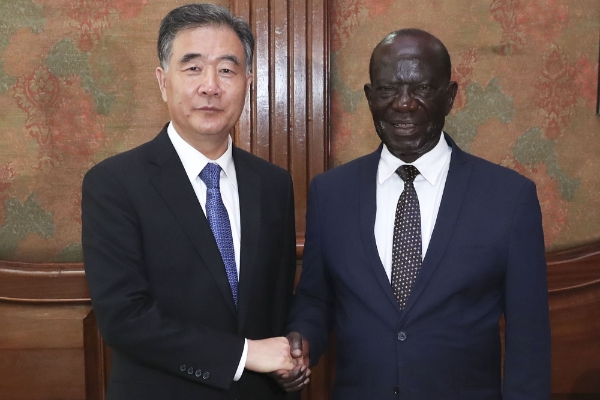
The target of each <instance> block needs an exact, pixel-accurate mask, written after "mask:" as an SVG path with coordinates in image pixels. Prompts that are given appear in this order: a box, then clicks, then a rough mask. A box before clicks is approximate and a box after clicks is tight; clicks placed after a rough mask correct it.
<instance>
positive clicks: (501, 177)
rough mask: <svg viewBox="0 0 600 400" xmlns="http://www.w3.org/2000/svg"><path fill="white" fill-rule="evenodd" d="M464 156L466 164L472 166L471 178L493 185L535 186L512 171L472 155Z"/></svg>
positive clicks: (465, 154)
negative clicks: (469, 163) (468, 163)
mask: <svg viewBox="0 0 600 400" xmlns="http://www.w3.org/2000/svg"><path fill="white" fill-rule="evenodd" d="M464 156H465V158H466V159H467V160H468V162H471V163H472V164H473V176H474V177H476V178H480V179H484V180H486V181H489V182H490V183H493V184H495V185H502V184H507V185H517V186H522V185H535V183H534V182H533V181H532V180H531V179H529V178H527V177H525V176H523V175H521V174H520V173H518V172H517V171H515V170H513V169H510V168H508V167H505V166H502V165H498V164H495V163H493V162H491V161H488V160H485V159H483V158H481V157H478V156H475V155H472V154H467V153H464Z"/></svg>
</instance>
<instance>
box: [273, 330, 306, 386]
mask: <svg viewBox="0 0 600 400" xmlns="http://www.w3.org/2000/svg"><path fill="white" fill-rule="evenodd" d="M287 339H288V341H289V344H290V354H291V355H292V357H293V358H294V361H295V362H297V364H298V365H297V366H296V367H295V368H294V369H293V370H291V371H288V370H283V369H281V370H278V371H275V372H272V373H271V374H270V375H271V377H272V378H273V379H275V380H276V381H277V383H278V384H279V386H281V387H282V388H283V389H284V390H285V391H287V392H295V391H298V390H301V389H302V388H304V387H305V386H306V385H307V384H308V382H310V379H309V378H308V377H309V376H310V373H311V372H310V368H309V345H308V341H307V340H306V339H305V338H303V337H302V335H301V334H299V333H298V332H291V333H290V334H289V335H287Z"/></svg>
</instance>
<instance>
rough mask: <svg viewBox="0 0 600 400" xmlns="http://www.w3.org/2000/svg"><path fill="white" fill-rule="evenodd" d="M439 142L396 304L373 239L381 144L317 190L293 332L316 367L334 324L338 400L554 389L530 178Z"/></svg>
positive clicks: (485, 398)
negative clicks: (434, 179) (502, 330)
mask: <svg viewBox="0 0 600 400" xmlns="http://www.w3.org/2000/svg"><path fill="white" fill-rule="evenodd" d="M446 140H447V141H448V143H449V144H450V145H451V146H452V156H451V162H450V169H449V172H448V178H447V181H446V185H445V188H444V193H443V197H442V201H441V205H440V210H439V213H438V216H437V220H436V224H435V228H434V231H433V234H432V237H431V242H430V244H429V248H428V250H427V253H426V255H425V259H424V261H423V265H422V267H421V270H420V272H419V275H418V277H417V280H416V282H415V285H414V287H413V290H412V293H411V295H410V297H409V299H408V304H407V306H406V308H405V309H404V310H403V311H400V309H399V307H398V304H397V301H396V299H395V297H394V295H393V292H392V288H391V285H390V283H389V280H388V278H387V276H386V274H385V271H384V268H383V265H382V263H381V261H380V258H379V254H378V252H377V246H376V242H375V235H374V224H375V212H376V173H377V166H378V163H379V158H380V152H381V148H380V149H379V150H378V151H376V152H375V153H372V154H370V155H367V156H365V157H362V158H359V159H357V160H355V161H352V162H349V163H348V164H345V165H342V166H340V167H338V168H334V169H333V170H331V171H329V172H326V173H324V174H322V175H320V176H318V177H316V178H315V179H314V180H313V182H312V184H311V187H310V192H309V200H308V211H307V218H306V219H307V223H306V224H307V228H306V229H307V232H306V244H305V250H304V260H303V267H302V275H301V278H300V282H299V284H298V286H297V288H296V297H295V299H294V303H293V306H292V311H291V316H290V324H289V326H288V330H290V331H298V332H300V333H301V334H302V335H303V336H304V337H306V338H307V339H308V341H309V344H310V351H311V362H312V363H315V362H316V361H317V360H318V358H319V357H320V356H321V354H322V353H323V351H324V350H325V347H326V345H327V339H328V337H329V328H330V326H331V325H334V326H335V332H336V338H337V342H336V348H337V355H336V363H337V371H336V380H335V387H334V396H333V398H334V399H343V400H352V399H356V400H364V399H378V400H385V399H390V400H392V399H398V398H399V399H406V400H409V399H410V400H437V399H473V400H492V399H494V400H496V399H501V398H504V399H511V400H512V399H515V400H517V399H519V400H522V399H523V400H524V399H549V397H550V328H549V321H548V302H547V287H546V264H545V258H544V240H543V233H542V220H541V212H540V206H539V203H538V199H537V195H536V190H535V185H534V183H533V182H531V181H530V180H528V179H526V178H524V177H522V176H520V175H519V174H517V173H516V172H514V171H511V170H509V169H507V168H503V167H500V166H498V165H494V164H492V163H489V162H487V161H484V160H482V159H480V158H477V157H474V156H472V155H470V154H467V153H464V152H463V151H461V150H460V149H459V148H458V147H457V146H456V144H455V143H454V142H453V141H452V139H450V137H448V136H446ZM503 314H504V316H505V319H506V359H505V369H504V382H503V383H502V382H501V360H500V359H501V344H500V334H499V325H498V324H499V320H500V318H501V317H502V315H503ZM502 390H503V394H502V393H501V391H502Z"/></svg>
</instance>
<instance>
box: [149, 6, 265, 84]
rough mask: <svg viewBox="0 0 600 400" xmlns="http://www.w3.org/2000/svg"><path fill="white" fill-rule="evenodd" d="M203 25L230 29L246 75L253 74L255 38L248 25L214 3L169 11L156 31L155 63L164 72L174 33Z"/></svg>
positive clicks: (168, 59) (166, 67) (167, 63)
mask: <svg viewBox="0 0 600 400" xmlns="http://www.w3.org/2000/svg"><path fill="white" fill-rule="evenodd" d="M204 26H214V27H229V28H231V29H232V30H233V31H234V32H235V34H236V35H237V36H238V38H239V39H240V41H241V42H242V46H244V55H245V57H246V72H247V73H249V72H250V71H252V59H253V57H254V36H253V35H252V31H251V30H250V26H249V25H248V23H247V22H246V21H244V19H243V18H241V17H234V16H233V15H232V14H231V11H229V10H228V9H227V8H225V7H223V6H219V5H216V4H186V5H184V6H181V7H177V8H175V9H173V10H171V11H170V12H169V13H168V14H167V15H166V16H165V17H164V18H163V20H162V22H161V23H160V29H159V30H158V42H157V45H156V47H157V50H158V60H159V61H160V65H161V67H162V68H163V69H164V70H165V71H167V70H168V69H169V62H170V61H171V55H172V52H173V40H174V39H175V36H176V35H177V33H179V32H180V31H182V30H186V29H194V28H200V27H204Z"/></svg>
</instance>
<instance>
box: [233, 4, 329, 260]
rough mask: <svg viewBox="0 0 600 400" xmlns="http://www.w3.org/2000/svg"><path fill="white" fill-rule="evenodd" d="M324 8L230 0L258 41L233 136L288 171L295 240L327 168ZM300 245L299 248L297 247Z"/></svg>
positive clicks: (327, 92) (327, 103)
mask: <svg viewBox="0 0 600 400" xmlns="http://www.w3.org/2000/svg"><path fill="white" fill-rule="evenodd" d="M327 7H328V5H327V1H323V0H287V1H276V0H233V1H231V9H232V12H233V13H234V14H235V15H239V16H241V17H243V18H245V19H246V20H247V21H248V22H249V24H250V27H251V28H252V31H253V32H254V35H255V39H256V46H255V53H254V65H253V74H254V78H253V82H252V86H251V90H250V95H249V96H248V98H247V100H246V108H245V109H244V112H243V113H242V115H241V117H240V121H239V122H238V124H237V125H236V127H235V130H234V135H233V137H234V142H235V143H236V145H237V146H239V147H240V148H242V149H244V150H247V151H250V152H251V153H253V154H255V155H257V156H259V157H262V158H264V159H265V160H269V161H271V162H273V163H274V164H276V165H279V166H280V167H282V168H285V169H287V170H288V171H289V172H290V173H291V175H292V178H293V181H294V193H295V206H296V231H297V233H298V237H299V238H303V237H304V232H305V222H304V215H305V213H306V198H307V194H308V185H309V183H310V181H311V179H312V178H313V177H314V176H315V175H317V174H319V173H321V172H324V171H325V170H326V169H327V168H328V156H329V151H328V143H329V44H328V43H329V32H328V26H329V23H328V19H327V18H328V13H327ZM299 242H303V239H301V240H299ZM297 251H298V254H302V246H299V247H298V248H297Z"/></svg>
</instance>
